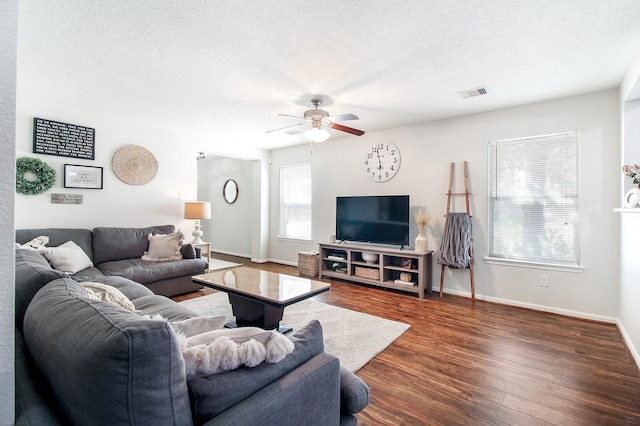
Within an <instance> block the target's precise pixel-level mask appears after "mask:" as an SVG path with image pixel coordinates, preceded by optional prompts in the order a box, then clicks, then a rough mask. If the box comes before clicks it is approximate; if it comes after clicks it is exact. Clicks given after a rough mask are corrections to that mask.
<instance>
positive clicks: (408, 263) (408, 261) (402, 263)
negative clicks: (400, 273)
mask: <svg viewBox="0 0 640 426" xmlns="http://www.w3.org/2000/svg"><path fill="white" fill-rule="evenodd" d="M400 266H402V267H403V268H405V269H411V267H412V266H413V259H408V258H406V257H403V258H402V260H401V261H400Z"/></svg>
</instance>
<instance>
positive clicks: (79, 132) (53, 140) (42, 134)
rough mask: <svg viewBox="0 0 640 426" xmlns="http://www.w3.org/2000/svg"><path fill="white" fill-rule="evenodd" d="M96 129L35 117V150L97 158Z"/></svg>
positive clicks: (52, 153)
mask: <svg viewBox="0 0 640 426" xmlns="http://www.w3.org/2000/svg"><path fill="white" fill-rule="evenodd" d="M95 134H96V131H95V129H93V128H91V127H84V126H78V125H75V124H67V123H60V122H59V121H52V120H45V119H43V118H37V117H34V119H33V152H34V153H36V154H47V155H57V156H60V157H72V158H84V159H87V160H95Z"/></svg>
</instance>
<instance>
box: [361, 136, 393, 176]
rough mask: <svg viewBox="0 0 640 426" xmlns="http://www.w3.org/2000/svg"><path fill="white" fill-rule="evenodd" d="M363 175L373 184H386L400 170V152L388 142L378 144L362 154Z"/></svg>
mask: <svg viewBox="0 0 640 426" xmlns="http://www.w3.org/2000/svg"><path fill="white" fill-rule="evenodd" d="M363 165H364V174H365V175H367V177H368V178H369V179H371V181H373V182H386V181H388V180H389V179H391V178H392V177H394V176H395V175H396V173H398V169H400V151H399V150H398V147H396V146H395V145H394V144H392V143H390V142H378V143H376V144H373V145H371V147H370V148H369V149H368V150H367V151H366V152H365V153H364V162H363Z"/></svg>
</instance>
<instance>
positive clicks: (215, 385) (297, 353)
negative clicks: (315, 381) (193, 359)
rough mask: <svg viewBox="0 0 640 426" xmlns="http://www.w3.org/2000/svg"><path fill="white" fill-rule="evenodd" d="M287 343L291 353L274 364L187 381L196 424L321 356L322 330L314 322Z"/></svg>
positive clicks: (322, 344)
mask: <svg viewBox="0 0 640 426" xmlns="http://www.w3.org/2000/svg"><path fill="white" fill-rule="evenodd" d="M291 340H293V342H294V344H295V349H294V350H293V352H292V353H291V354H289V355H287V356H286V357H285V359H284V360H282V361H281V362H280V363H278V364H268V363H263V364H260V365H258V366H256V367H241V368H239V369H237V370H233V371H228V372H226V373H222V374H216V375H212V376H206V377H198V378H195V379H193V380H190V381H189V382H188V386H189V396H190V399H191V409H192V411H193V418H194V419H195V420H196V423H198V424H199V423H203V422H206V421H207V420H208V419H211V418H213V417H215V416H216V415H218V414H220V413H222V412H223V411H224V410H226V409H227V408H229V407H231V406H232V405H235V404H236V403H238V402H240V401H242V400H243V399H245V398H247V397H248V396H249V395H251V394H252V393H254V392H256V391H258V390H260V389H262V388H263V387H265V386H266V385H268V384H269V383H271V382H273V381H275V380H278V379H279V378H280V377H282V376H284V375H285V374H287V373H288V372H290V371H292V370H294V369H295V368H296V367H298V366H300V365H302V364H304V363H305V362H307V361H308V360H310V359H311V358H313V357H314V356H316V355H318V354H319V353H321V352H324V340H323V337H322V326H321V325H320V322H318V321H317V320H312V321H310V322H309V323H308V324H307V325H305V326H304V327H302V328H301V329H300V330H299V331H297V332H296V333H295V334H294V335H293V336H291Z"/></svg>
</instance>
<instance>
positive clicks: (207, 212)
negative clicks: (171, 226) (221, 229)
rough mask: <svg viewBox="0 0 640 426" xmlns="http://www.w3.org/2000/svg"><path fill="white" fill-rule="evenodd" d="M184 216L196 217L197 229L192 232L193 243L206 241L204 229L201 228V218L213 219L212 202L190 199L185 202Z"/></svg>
mask: <svg viewBox="0 0 640 426" xmlns="http://www.w3.org/2000/svg"><path fill="white" fill-rule="evenodd" d="M184 218H185V219H195V221H196V223H195V229H194V230H193V232H192V233H191V235H193V241H191V244H202V243H204V241H202V239H201V238H200V237H202V231H201V230H200V220H201V219H211V203H210V202H208V201H189V202H186V203H184Z"/></svg>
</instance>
